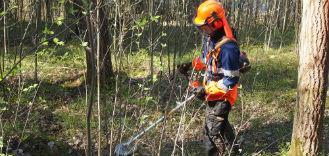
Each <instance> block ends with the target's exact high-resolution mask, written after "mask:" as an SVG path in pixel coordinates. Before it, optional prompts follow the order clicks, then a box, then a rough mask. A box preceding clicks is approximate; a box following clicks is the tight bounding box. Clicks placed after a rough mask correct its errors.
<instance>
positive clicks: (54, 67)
mask: <svg viewBox="0 0 329 156" xmlns="http://www.w3.org/2000/svg"><path fill="white" fill-rule="evenodd" d="M241 49H242V50H245V51H247V52H248V55H249V58H250V60H251V64H252V69H251V71H250V72H249V73H247V74H245V75H243V76H242V78H241V86H240V92H239V100H238V101H237V103H236V104H235V106H234V107H233V109H232V111H231V113H230V117H229V119H230V122H231V124H232V125H233V126H234V127H235V129H236V134H237V139H236V141H237V143H238V144H240V146H241V150H242V152H243V153H244V155H286V152H287V150H288V147H289V142H290V139H291V132H292V122H293V109H294V106H295V103H296V86H297V66H298V63H297V55H296V53H295V52H294V46H293V45H291V46H286V47H282V48H281V49H268V50H266V51H265V50H264V49H263V47H261V46H250V45H249V46H242V47H241ZM195 55H196V54H195V52H186V53H184V54H182V56H179V58H181V59H180V62H186V61H188V60H190V59H192V58H193V56H195ZM8 57H9V58H11V59H12V60H14V58H13V56H10V55H9V56H8ZM116 57H117V56H114V58H116ZM120 57H122V59H121V62H118V60H116V59H114V60H113V63H114V64H115V69H116V71H117V72H116V74H117V75H116V76H115V78H113V84H112V85H111V86H109V88H108V90H107V92H106V95H107V96H106V97H107V100H106V103H105V104H104V105H103V114H102V117H103V118H102V119H103V120H104V121H103V125H102V141H103V146H102V147H103V149H104V151H103V153H104V154H105V155H106V154H109V153H110V151H112V152H113V149H114V147H115V145H116V144H117V143H119V142H120V141H122V142H124V141H125V140H127V139H128V138H129V137H130V136H131V135H132V134H135V133H136V132H138V130H139V129H141V128H142V127H145V126H147V125H148V124H149V123H151V122H152V121H155V120H156V119H157V118H158V117H160V116H161V114H162V113H163V112H166V111H169V110H170V109H171V108H173V107H174V106H175V101H180V100H182V99H183V97H184V95H185V93H186V92H185V89H186V86H187V80H186V78H185V77H184V76H183V75H181V74H179V73H177V72H175V73H174V72H173V71H172V69H171V72H170V73H168V67H167V66H168V63H164V62H165V61H163V60H168V57H167V56H163V58H160V56H158V55H155V56H154V57H155V58H154V73H155V74H154V75H153V76H149V71H150V64H149V61H150V56H149V54H148V53H147V51H146V50H141V51H140V52H137V53H134V54H129V55H126V56H120ZM170 58H172V56H171V57H170ZM33 60H34V57H33V55H29V56H28V57H27V58H26V59H24V60H23V62H22V67H21V68H17V69H15V71H14V73H13V74H12V75H11V76H10V77H9V78H8V79H7V80H6V84H7V85H6V86H7V88H3V90H4V93H5V94H6V95H7V97H9V98H7V99H3V98H2V99H0V107H1V110H0V112H1V128H2V133H3V134H4V135H3V136H4V138H3V143H2V144H3V145H2V146H3V148H2V152H4V153H5V152H6V151H8V152H9V153H16V154H17V153H19V154H20V155H84V152H85V151H84V149H85V148H86V108H87V106H86V96H85V94H86V89H85V81H84V80H85V68H86V65H85V62H84V61H85V53H84V50H83V48H82V47H80V46H79V45H78V44H75V43H71V44H66V45H65V46H63V47H54V48H48V49H46V50H43V51H40V52H39V54H38V63H39V64H38V73H39V75H38V76H39V81H37V82H36V81H34V80H33V74H34V73H33V72H34V61H33ZM7 64H8V65H10V64H11V63H10V62H7ZM118 64H120V66H119V65H118ZM119 69H120V70H119ZM176 71H177V70H176ZM19 73H21V77H19V76H18V75H19ZM19 82H21V83H19ZM19 84H20V85H19ZM18 88H20V89H18ZM116 90H117V91H116ZM96 108H97V107H96V105H95V107H94V112H93V120H92V128H93V136H94V139H93V140H94V141H96V133H97V130H96V129H97V111H96V110H97V109H96ZM325 115H326V117H325V120H324V128H325V131H324V132H325V135H324V137H325V138H324V140H325V141H326V143H324V145H329V142H328V141H329V102H328V101H327V104H326V112H325ZM203 120H204V105H202V101H199V100H194V101H193V102H192V103H190V104H188V105H186V107H184V108H183V109H181V110H180V111H178V112H177V113H175V114H174V116H173V117H172V118H169V119H168V120H167V121H166V123H165V124H161V125H159V126H158V127H157V128H155V129H153V130H152V131H151V132H150V133H148V134H147V135H145V136H144V137H143V138H142V139H141V140H139V141H138V142H137V147H138V150H137V151H136V155H154V154H156V153H158V151H160V153H161V155H164V156H165V155H171V154H172V153H175V154H177V155H179V153H181V152H183V153H184V155H204V147H203V144H202V128H203ZM111 138H112V140H113V142H109V140H110V139H111ZM106 143H108V144H107V145H106V146H105V144H106ZM0 145H1V144H0ZM95 147H97V144H96V145H95ZM173 151H174V152H173ZM324 152H325V153H329V147H326V149H325V151H324Z"/></svg>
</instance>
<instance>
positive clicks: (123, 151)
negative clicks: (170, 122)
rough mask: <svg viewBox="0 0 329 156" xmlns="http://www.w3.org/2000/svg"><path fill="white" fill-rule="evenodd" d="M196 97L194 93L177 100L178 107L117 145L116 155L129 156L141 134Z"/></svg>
mask: <svg viewBox="0 0 329 156" xmlns="http://www.w3.org/2000/svg"><path fill="white" fill-rule="evenodd" d="M194 97H195V95H194V94H192V95H191V96H190V97H188V98H187V99H186V100H185V101H183V102H178V101H177V102H176V104H177V105H176V107H175V108H174V109H172V110H171V111H170V112H168V113H167V114H165V115H163V116H161V117H160V118H159V119H158V120H157V121H155V122H154V123H152V124H151V125H150V126H149V127H147V128H145V129H143V130H142V131H140V132H139V133H138V134H136V135H135V136H133V137H131V138H130V139H129V140H128V141H127V142H125V143H121V144H118V145H117V146H116V147H115V151H114V153H115V155H116V156H128V155H131V154H132V153H133V152H134V151H135V149H136V146H135V145H133V143H134V142H135V141H136V140H137V139H139V138H140V137H141V136H143V135H144V134H145V133H146V132H148V131H149V130H150V129H152V128H153V127H155V126H156V125H158V124H159V123H161V122H162V121H164V120H165V119H166V118H167V117H168V116H170V115H171V114H172V113H173V112H175V111H176V110H178V109H179V108H180V107H182V106H184V105H185V104H186V103H187V102H189V101H191V100H193V99H194Z"/></svg>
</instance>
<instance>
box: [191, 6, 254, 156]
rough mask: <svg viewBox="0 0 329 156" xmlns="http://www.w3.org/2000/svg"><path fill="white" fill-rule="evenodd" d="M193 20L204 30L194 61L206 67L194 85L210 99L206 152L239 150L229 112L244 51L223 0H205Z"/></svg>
mask: <svg viewBox="0 0 329 156" xmlns="http://www.w3.org/2000/svg"><path fill="white" fill-rule="evenodd" d="M193 23H194V25H196V26H197V27H198V29H199V30H200V31H201V32H202V33H203V34H204V35H203V36H204V39H203V46H202V54H201V56H199V57H197V58H195V59H194V60H193V61H192V67H193V69H194V70H197V71H198V70H204V71H205V76H204V79H203V82H202V84H201V83H200V85H199V83H197V84H195V83H194V84H193V88H194V89H195V92H196V93H197V96H198V97H199V98H200V99H202V100H204V101H206V103H207V108H206V117H205V120H206V121H205V127H204V131H205V138H204V142H205V145H206V153H207V155H209V156H215V155H216V156H218V155H225V152H226V153H228V152H230V151H235V152H236V150H237V149H236V148H235V147H233V141H234V140H235V134H234V130H233V128H232V127H231V125H230V123H229V121H228V116H229V113H230V110H231V108H232V106H233V105H234V103H235V101H236V99H237V86H238V82H239V76H240V71H239V69H240V68H241V62H240V61H241V55H244V54H242V53H240V49H239V46H238V44H237V42H236V39H235V37H234V35H233V33H232V29H231V27H230V25H229V23H228V21H227V19H226V17H225V10H224V8H223V6H222V4H221V3H220V2H218V1H216V0H206V1H203V2H202V3H201V4H200V5H199V7H198V9H197V13H196V16H195V17H194V19H193ZM248 63H249V62H248ZM226 142H227V143H226ZM232 147H233V150H231V149H232Z"/></svg>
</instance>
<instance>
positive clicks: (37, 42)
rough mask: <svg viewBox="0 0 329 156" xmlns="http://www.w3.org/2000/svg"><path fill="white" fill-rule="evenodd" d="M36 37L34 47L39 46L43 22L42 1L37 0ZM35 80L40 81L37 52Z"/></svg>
mask: <svg viewBox="0 0 329 156" xmlns="http://www.w3.org/2000/svg"><path fill="white" fill-rule="evenodd" d="M35 3H36V4H35V7H36V8H35V9H36V12H35V15H36V18H35V36H34V45H35V46H37V45H38V44H39V29H40V22H41V2H40V0H35ZM34 80H35V81H38V53H37V50H36V51H35V53H34Z"/></svg>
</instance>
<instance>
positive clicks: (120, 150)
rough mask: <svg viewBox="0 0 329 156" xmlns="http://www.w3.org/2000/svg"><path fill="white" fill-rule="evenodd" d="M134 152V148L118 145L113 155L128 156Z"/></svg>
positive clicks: (124, 144)
mask: <svg viewBox="0 0 329 156" xmlns="http://www.w3.org/2000/svg"><path fill="white" fill-rule="evenodd" d="M133 152H134V147H131V146H130V145H129V144H126V143H123V144H118V145H117V146H116V147H115V151H114V153H115V155H116V156H130V155H132V154H133Z"/></svg>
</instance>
